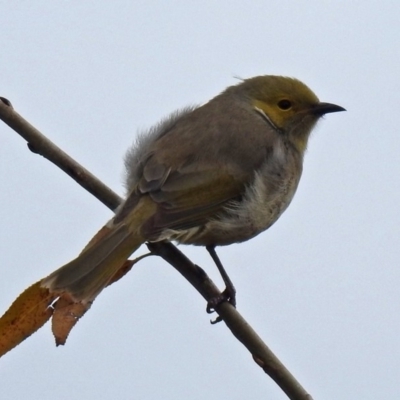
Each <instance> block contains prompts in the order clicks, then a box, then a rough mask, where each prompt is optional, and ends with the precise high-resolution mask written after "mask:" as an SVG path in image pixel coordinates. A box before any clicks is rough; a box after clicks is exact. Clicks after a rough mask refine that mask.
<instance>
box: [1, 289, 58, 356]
mask: <svg viewBox="0 0 400 400" xmlns="http://www.w3.org/2000/svg"><path fill="white" fill-rule="evenodd" d="M57 297H58V295H57V294H55V293H50V292H49V290H48V289H45V288H42V287H41V286H40V281H39V282H36V283H35V284H33V285H32V286H30V287H29V288H28V289H26V290H25V291H24V292H23V293H21V294H20V295H19V296H18V297H17V299H16V300H15V301H14V303H12V304H11V307H10V308H9V309H8V310H7V311H6V312H5V314H4V315H3V316H2V317H1V318H0V357H1V356H2V355H4V354H5V353H7V352H8V351H10V350H11V349H13V348H14V347H15V346H18V345H19V344H20V343H21V342H22V341H24V340H25V339H26V338H27V337H29V336H30V335H32V333H34V332H36V331H37V330H38V329H39V328H40V327H42V326H43V325H44V324H45V323H46V322H47V321H48V319H49V318H50V317H51V316H52V314H53V308H52V307H51V303H52V302H53V301H54V300H55V299H56V298H57Z"/></svg>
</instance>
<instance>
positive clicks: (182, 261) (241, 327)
mask: <svg viewBox="0 0 400 400" xmlns="http://www.w3.org/2000/svg"><path fill="white" fill-rule="evenodd" d="M0 119H2V120H3V121H4V122H5V123H6V124H7V125H9V126H10V127H11V128H12V129H14V130H15V131H16V132H17V133H18V134H19V135H21V136H22V137H23V138H24V139H25V140H26V141H27V142H28V147H29V149H30V150H31V151H33V152H35V153H38V154H40V155H42V156H43V157H45V158H47V159H48V160H49V161H51V162H52V163H54V164H55V165H57V166H58V167H59V168H61V169H62V170H63V171H64V172H66V173H67V174H68V175H69V176H71V177H72V178H73V179H74V180H75V181H76V182H78V183H79V184H80V185H81V186H82V187H83V188H84V189H86V190H87V191H89V192H90V193H91V194H93V196H95V197H96V198H97V199H98V200H99V201H101V202H102V203H103V204H104V205H106V206H107V207H108V208H110V209H111V210H115V209H116V208H117V206H118V205H119V204H120V203H121V201H122V200H121V198H120V197H119V196H118V195H117V194H116V193H114V192H113V191H112V190H111V189H109V188H108V187H107V186H106V185H104V184H103V183H102V182H101V181H100V180H99V179H97V178H96V177H95V176H94V175H92V174H91V173H90V172H89V171H87V170H86V169H85V168H83V167H82V166H81V165H80V164H78V163H77V162H76V161H75V160H73V159H72V158H71V157H70V156H68V155H67V154H66V153H64V152H63V151H62V150H61V149H60V148H58V147H57V146H56V145H54V144H53V143H52V142H51V141H49V140H48V139H47V138H46V137H45V136H44V135H42V134H41V133H40V132H39V131H38V130H37V129H36V128H34V127H33V126H32V125H31V124H30V123H29V122H27V121H26V120H25V119H24V118H22V117H21V116H20V115H19V114H18V113H17V112H16V111H14V109H13V108H12V106H11V103H10V102H9V101H8V100H7V99H4V98H0ZM148 247H149V249H150V250H151V251H152V252H153V253H154V254H157V255H159V256H161V257H162V258H163V259H164V260H166V261H167V262H168V263H169V264H171V265H172V266H173V267H174V268H175V269H176V270H177V271H179V272H180V273H181V274H182V275H183V276H184V277H185V278H186V279H187V280H188V281H189V282H190V283H191V284H192V285H193V286H194V287H195V288H196V290H197V291H198V292H199V293H200V294H201V295H202V296H203V297H204V298H205V299H206V300H207V301H209V300H210V299H212V298H215V296H218V295H220V294H221V292H220V291H219V290H218V288H217V287H216V286H215V284H214V283H213V282H212V281H211V279H210V278H209V277H208V276H207V275H206V273H205V272H204V271H203V270H202V269H201V268H200V267H198V266H197V265H195V264H193V263H192V262H191V261H190V260H189V259H187V258H186V256H185V255H184V254H183V253H181V252H180V251H179V250H178V249H177V248H176V247H175V246H174V245H173V244H172V243H168V242H159V243H149V244H148ZM216 311H217V313H218V314H219V315H220V317H221V318H222V319H223V321H224V322H225V323H226V325H227V326H228V328H229V329H230V330H231V332H232V333H233V335H234V336H235V337H236V338H237V339H238V340H239V341H240V342H241V343H242V344H243V345H244V346H245V347H246V348H247V349H248V350H249V351H250V353H251V354H252V356H253V359H254V361H255V362H256V363H257V364H258V365H259V366H260V367H261V368H262V369H263V370H264V371H265V373H267V374H268V375H269V376H270V377H271V378H272V379H273V380H274V381H275V382H276V383H277V384H278V385H279V387H280V388H281V389H282V390H283V391H284V392H285V393H286V395H287V396H288V397H289V398H290V399H293V400H312V397H311V395H309V394H308V393H307V392H306V390H305V389H304V388H303V387H302V386H301V385H300V383H299V382H297V380H296V379H295V378H294V377H293V375H292V374H291V373H290V372H289V371H288V370H287V368H286V367H285V366H284V365H283V364H282V363H281V362H280V361H279V360H278V358H277V357H276V356H275V355H274V354H273V353H272V351H271V350H270V349H269V348H268V346H267V345H266V344H265V343H264V342H263V341H262V340H261V338H260V337H259V336H258V335H257V333H256V332H255V331H254V330H253V329H252V328H251V326H250V325H249V324H248V323H247V322H246V321H245V319H244V318H243V317H242V316H241V315H240V314H239V312H238V311H237V310H236V309H235V308H234V307H233V306H232V305H231V304H229V303H228V302H224V303H222V304H220V305H219V306H217V307H216Z"/></svg>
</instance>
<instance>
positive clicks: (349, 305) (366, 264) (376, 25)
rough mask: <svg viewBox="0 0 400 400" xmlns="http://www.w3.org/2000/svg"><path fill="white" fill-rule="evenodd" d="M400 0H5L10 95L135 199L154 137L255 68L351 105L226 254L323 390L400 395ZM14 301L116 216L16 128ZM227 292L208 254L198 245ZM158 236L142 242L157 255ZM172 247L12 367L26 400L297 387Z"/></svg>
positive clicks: (261, 318) (321, 395)
mask: <svg viewBox="0 0 400 400" xmlns="http://www.w3.org/2000/svg"><path fill="white" fill-rule="evenodd" d="M399 20H400V3H399V2H398V1H394V0H393V1H388V0H387V1H379V2H378V1H362V2H361V1H321V0H319V1H316V0H307V1H305V0H301V1H279V2H273V1H252V2H245V1H222V0H220V1H202V2H187V1H168V2H167V1H165V2H161V1H158V2H155V1H153V2H152V1H133V2H129V1H113V2H111V1H85V2H80V1H79V2H78V1H70V2H60V1H58V2H51V1H39V0H37V1H32V2H27V1H26V2H25V1H14V2H9V1H8V2H6V1H0V26H1V35H0V49H1V51H0V95H1V96H4V97H6V98H8V99H9V100H11V102H12V103H13V105H14V107H15V109H16V110H17V111H18V112H19V113H20V114H22V115H23V116H24V117H25V118H26V119H28V120H29V121H30V122H31V123H32V124H33V125H35V126H36V127H37V128H39V129H40V130H41V131H42V132H43V133H44V134H45V135H47V136H48V137H49V138H50V139H51V140H53V141H54V142H55V143H57V144H58V145H59V146H61V147H62V148H63V149H64V150H65V151H67V152H68V153H69V154H70V155H71V156H72V157H74V158H76V159H77V160H78V161H79V162H81V163H82V164H83V165H84V166H86V167H87V168H88V169H89V170H91V171H92V172H93V173H94V174H96V175H97V176H98V177H99V178H100V179H102V180H103V181H104V182H105V183H106V184H107V185H109V186H110V187H111V188H113V189H114V190H116V191H117V192H118V193H119V194H123V184H122V182H123V156H124V153H125V151H126V149H127V148H128V147H129V145H130V144H131V143H132V141H133V140H134V138H135V135H136V134H137V132H138V131H139V130H141V129H144V128H146V127H149V126H151V125H152V124H154V123H156V122H157V121H158V120H159V119H160V118H162V117H163V116H165V115H167V114H168V113H169V112H171V111H173V110H175V109H177V108H180V107H183V106H185V105H188V104H196V103H202V102H205V101H207V100H208V99H210V98H211V97H213V96H214V95H216V94H218V93H219V92H220V91H222V90H223V89H224V88H225V87H226V86H228V85H232V84H235V83H237V79H236V78H235V77H243V78H246V77H251V76H255V75H264V74H278V75H287V76H293V77H296V78H298V79H300V80H302V81H304V82H305V83H306V84H307V85H309V86H310V87H311V88H312V89H313V90H314V91H315V92H316V94H317V95H318V96H319V98H320V99H321V100H322V101H327V102H333V103H336V104H340V105H342V106H343V107H345V108H346V109H347V110H348V111H347V112H346V113H338V114H329V115H327V116H326V118H324V120H323V121H322V122H321V123H320V124H319V125H318V127H317V129H316V130H315V132H314V134H313V135H312V138H311V140H310V144H309V150H308V153H307V155H306V159H305V165H304V173H303V177H302V181H301V182H300V186H299V189H298V192H297V194H296V196H295V198H294V201H293V203H292V204H291V206H290V207H289V209H288V210H287V211H286V213H285V214H284V215H283V217H282V218H281V219H280V220H279V221H278V222H277V223H276V224H275V225H274V226H273V227H272V228H271V229H270V230H268V231H267V232H265V233H263V234H261V235H259V236H258V237H257V238H255V239H253V240H251V241H249V242H247V243H243V244H240V245H232V246H229V247H225V248H221V249H219V251H218V252H219V255H220V257H221V259H222V260H223V263H224V264H225V266H226V267H227V269H228V270H229V273H230V275H231V278H232V279H233V281H234V283H235V284H236V287H237V290H238V309H239V311H240V312H241V313H242V314H243V316H244V317H245V318H246V319H247V320H248V321H249V322H250V323H251V324H252V325H253V326H254V328H255V329H256V330H257V331H258V333H259V334H260V335H261V336H262V338H263V339H264V340H265V342H266V343H267V344H268V345H269V346H270V347H271V348H272V350H273V351H274V352H275V353H276V354H277V356H278V357H279V358H280V359H281V360H282V361H283V362H284V363H285V365H286V366H287V367H288V368H289V370H290V371H291V372H292V373H293V374H294V375H295V376H296V377H297V379H298V380H299V381H300V382H301V383H302V384H303V385H304V386H305V388H306V389H307V390H308V391H309V392H310V393H311V394H312V395H313V396H314V398H315V400H318V399H341V400H347V399H349V400H350V399H352V400H353V399H363V400H376V399H385V400H387V399H394V400H397V399H399V397H400V388H399V382H400V339H399V338H400V290H399V287H400V268H399V255H400V249H399V247H400V246H399V236H400V223H399V220H400V211H399V210H400V207H399V204H400V184H399V173H400V162H399V147H400V132H399V115H400V113H399V110H398V106H399V104H400V101H399V93H400V79H399V65H400V46H399V43H400V30H399ZM0 140H1V146H0V182H1V191H0V218H1V221H2V223H1V228H0V254H1V279H0V313H2V312H3V311H5V310H6V309H7V307H8V306H9V305H10V304H11V302H12V301H13V300H14V298H15V297H16V296H17V295H18V294H19V293H20V292H21V291H22V290H24V289H25V288H26V287H27V286H29V285H30V284H31V283H33V282H36V281H37V280H39V279H40V278H42V277H44V276H46V275H48V274H49V273H50V272H51V271H53V270H54V269H56V268H57V267H59V266H61V265H62V264H64V263H66V262H67V261H69V260H70V259H72V258H74V257H75V256H76V255H77V253H78V252H79V251H80V250H81V249H82V247H83V246H84V245H85V244H86V242H87V241H88V240H89V239H90V238H91V236H92V235H93V234H94V233H95V232H96V230H97V229H98V228H99V227H100V226H101V225H102V224H103V223H104V222H105V221H106V220H107V219H109V218H110V217H111V212H110V211H109V210H108V209H106V208H105V207H104V206H103V205H102V204H101V203H99V202H98V201H97V200H96V199H95V198H93V197H92V196H91V195H90V194H88V193H87V192H85V191H84V190H82V189H81V188H80V187H79V186H78V185H77V184H76V183H75V182H73V181H72V180H71V179H70V178H69V177H67V176H66V175H65V174H64V173H62V172H61V171H60V170H58V169H57V168H56V167H54V166H53V165H52V164H50V163H49V162H48V161H46V160H44V159H43V158H41V157H39V156H37V155H34V154H33V153H31V152H29V151H28V150H27V147H26V144H25V142H24V141H23V140H22V139H21V138H20V137H19V136H18V135H17V134H16V133H14V132H13V131H12V130H11V129H10V128H8V127H7V126H6V125H4V124H3V123H2V122H0ZM180 248H181V250H183V251H184V253H185V254H186V255H188V256H189V257H190V258H191V259H192V260H193V261H194V262H196V263H197V264H199V265H201V266H202V267H203V268H205V269H206V270H207V272H208V273H209V274H210V276H211V277H212V279H214V280H215V282H216V283H218V284H219V285H220V286H221V287H222V284H221V280H220V278H219V276H218V273H217V272H216V269H215V267H214V265H213V263H212V262H211V260H210V258H209V257H208V255H207V253H206V251H205V250H204V249H202V248H193V247H184V246H181V247H180ZM145 250H146V249H142V250H141V252H144V251H145ZM205 306H206V305H205V301H204V300H203V299H202V298H201V297H200V295H199V294H198V293H197V292H196V291H195V290H194V289H192V287H191V286H190V285H189V284H188V283H187V282H186V281H185V280H184V279H183V278H181V276H179V275H178V274H177V273H176V272H175V270H174V269H173V268H172V267H170V266H169V265H167V264H166V263H165V262H163V261H162V260H161V259H156V258H150V259H146V260H144V261H143V262H141V263H140V264H139V265H137V266H136V267H135V268H134V269H133V270H132V271H131V273H130V274H129V275H128V276H126V277H125V278H124V279H123V280H122V281H120V282H118V283H117V284H115V285H113V286H112V287H110V288H109V289H107V290H105V291H104V292H103V293H102V294H101V296H100V297H99V298H98V299H97V300H96V302H95V303H94V305H93V307H92V309H91V310H90V312H88V313H87V315H86V316H85V317H84V318H83V319H82V320H81V321H80V322H79V323H78V325H77V326H76V327H75V329H74V330H73V331H72V333H71V336H70V338H69V340H68V341H67V344H66V346H64V347H59V348H56V347H55V345H54V340H53V338H52V335H51V329H50V325H49V324H47V325H45V327H44V328H42V329H41V330H40V331H39V332H37V333H36V334H35V335H33V336H32V337H31V338H29V339H28V340H26V341H25V342H24V343H22V344H21V345H20V346H19V347H17V348H16V349H14V350H13V351H11V352H10V353H8V354H7V355H6V356H4V358H2V359H1V361H0V376H1V378H0V382H1V396H2V398H4V399H7V400H14V399H16V400H19V399H43V400H50V399H59V400H67V399H68V400H70V399H86V400H92V399H96V400H108V399H121V400H125V399H126V400H128V399H140V400H153V399H188V398H190V399H191V400H200V399H209V400H214V399H216V400H217V399H218V400H220V399H224V398H228V399H231V400H236V399H238V400H239V399H260V398H265V399H277V400H279V399H286V396H285V395H284V394H283V393H282V392H281V391H280V389H279V388H278V387H277V386H276V385H275V383H273V382H272V381H271V380H270V379H269V378H268V377H266V376H265V375H264V374H263V373H262V372H261V370H260V368H258V367H257V366H256V365H255V363H254V362H253V360H252V359H251V357H250V355H249V353H248V352H247V350H245V349H244V348H243V346H242V345H241V344H239V343H238V342H237V340H235V339H234V338H233V336H232V335H231V333H230V332H229V330H228V329H227V328H226V326H225V325H224V324H223V323H221V324H218V325H216V326H211V325H210V324H209V319H210V316H209V315H207V314H206V312H205Z"/></svg>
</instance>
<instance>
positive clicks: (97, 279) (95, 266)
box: [42, 224, 144, 303]
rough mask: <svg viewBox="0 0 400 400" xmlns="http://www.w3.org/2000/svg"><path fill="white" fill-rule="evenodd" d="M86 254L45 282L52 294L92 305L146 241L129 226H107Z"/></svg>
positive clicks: (51, 275) (85, 250) (89, 246)
mask: <svg viewBox="0 0 400 400" xmlns="http://www.w3.org/2000/svg"><path fill="white" fill-rule="evenodd" d="M100 233H101V234H102V235H100V238H99V239H97V235H96V237H95V238H94V240H92V242H91V243H89V245H88V246H87V247H86V248H85V249H84V250H83V252H82V253H81V254H80V255H79V256H78V257H77V258H75V259H74V260H72V261H71V262H69V263H68V264H65V265H64V266H62V267H61V268H59V269H57V270H56V271H54V272H53V273H52V274H50V275H49V276H48V277H46V278H44V279H43V280H42V286H43V287H46V288H48V289H49V290H50V291H51V292H60V293H68V294H69V295H70V296H72V298H73V299H74V300H75V301H80V302H83V303H88V302H91V301H92V300H93V299H94V298H95V297H96V296H97V295H98V294H99V293H100V292H101V291H102V290H103V288H104V287H105V286H107V284H108V282H109V281H110V279H111V278H112V277H113V276H114V274H115V273H116V272H117V271H118V269H119V268H121V266H122V265H123V264H124V262H125V261H126V260H127V259H128V257H129V256H130V255H131V254H132V253H133V252H134V251H135V250H137V249H138V248H139V246H140V245H141V244H142V243H143V242H144V240H143V238H142V237H141V236H140V235H138V234H135V233H134V232H132V230H130V229H129V227H128V226H127V225H126V224H120V225H118V226H115V227H111V228H109V227H107V226H105V227H104V228H103V229H102V230H100Z"/></svg>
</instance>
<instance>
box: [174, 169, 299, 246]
mask: <svg viewBox="0 0 400 400" xmlns="http://www.w3.org/2000/svg"><path fill="white" fill-rule="evenodd" d="M299 178H300V176H296V175H294V174H285V175H284V176H282V175H280V176H279V178H276V179H275V180H274V181H273V182H272V181H271V180H269V181H265V179H263V177H262V175H261V174H258V175H257V174H256V178H255V180H254V183H253V185H251V186H249V187H248V188H247V190H246V193H245V195H244V196H243V198H242V200H241V201H233V202H231V203H229V204H227V206H226V207H225V208H224V211H223V212H222V213H221V214H220V215H218V216H216V217H215V218H213V219H211V220H210V221H208V222H207V223H206V224H204V225H202V226H198V227H194V228H191V229H188V230H185V231H180V232H179V233H178V232H175V233H176V235H174V236H175V237H174V238H173V239H174V240H177V241H179V242H180V243H184V244H194V245H217V246H224V245H229V244H232V243H238V242H244V241H246V240H249V239H251V238H252V237H254V236H256V235H258V234H259V233H261V232H263V231H264V230H266V229H268V228H269V227H270V226H271V225H273V224H274V223H275V222H276V221H277V220H278V219H279V217H280V216H281V215H282V213H283V212H284V211H285V210H286V208H287V207H288V206H289V204H290V202H291V200H292V199H293V196H294V193H295V191H296V189H297V185H298V181H299Z"/></svg>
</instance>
